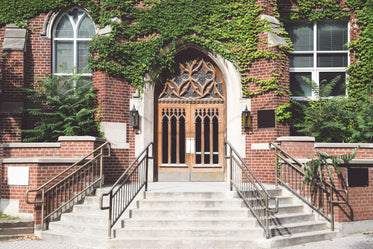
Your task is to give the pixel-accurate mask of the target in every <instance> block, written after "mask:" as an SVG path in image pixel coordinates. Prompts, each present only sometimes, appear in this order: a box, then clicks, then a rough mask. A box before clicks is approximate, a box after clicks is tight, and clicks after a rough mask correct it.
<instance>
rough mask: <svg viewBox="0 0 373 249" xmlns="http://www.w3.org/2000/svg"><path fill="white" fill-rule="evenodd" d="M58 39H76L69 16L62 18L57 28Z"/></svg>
mask: <svg viewBox="0 0 373 249" xmlns="http://www.w3.org/2000/svg"><path fill="white" fill-rule="evenodd" d="M56 37H57V38H74V31H73V26H72V25H71V22H70V20H69V18H68V17H67V16H64V17H62V18H61V20H60V21H59V22H58V24H57V27H56Z"/></svg>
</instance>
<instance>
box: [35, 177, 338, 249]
mask: <svg viewBox="0 0 373 249" xmlns="http://www.w3.org/2000/svg"><path fill="white" fill-rule="evenodd" d="M167 184H168V187H167ZM172 184H174V186H171V185H172ZM188 184H189V185H188ZM191 184H194V185H191ZM182 185H184V186H185V187H180V186H182ZM153 186H155V187H153V189H152V187H150V189H151V191H148V192H146V193H143V196H144V198H143V199H140V200H138V201H137V202H135V203H134V207H133V209H131V210H130V211H129V213H128V214H127V217H123V219H122V222H118V223H119V224H118V227H117V228H116V229H115V230H114V235H115V236H114V238H112V239H107V218H108V212H107V211H102V210H100V209H99V206H98V203H99V199H98V198H99V197H98V196H99V195H100V194H101V191H98V193H97V196H93V197H87V198H86V200H85V202H84V204H83V205H76V206H74V209H73V212H71V213H66V214H63V215H62V218H61V220H60V221H58V222H52V223H50V225H49V230H48V231H45V232H43V233H42V238H43V239H53V240H57V241H60V242H67V241H68V242H69V243H73V244H77V245H83V246H87V247H91V248H95V247H96V248H274V247H282V246H290V245H296V244H300V243H306V242H310V241H317V240H325V239H330V238H332V237H333V236H334V233H332V232H331V231H330V229H328V227H327V223H326V222H324V221H317V220H316V219H315V215H314V214H312V213H311V212H306V208H305V207H304V205H302V204H300V203H297V201H296V200H295V199H294V198H293V197H292V196H290V195H288V194H287V192H286V191H284V190H282V189H280V188H278V189H277V188H275V187H272V186H270V187H269V191H270V193H271V194H272V195H274V196H278V198H279V200H280V210H279V212H278V213H277V214H276V215H273V216H271V219H270V224H271V227H270V229H271V234H272V236H273V237H272V238H270V239H265V236H264V232H263V229H262V228H261V227H260V226H259V225H258V222H257V221H256V220H255V218H253V217H252V215H251V213H250V211H249V210H248V208H247V207H246V206H245V205H244V204H243V202H242V201H241V200H240V199H239V198H238V197H237V196H236V194H235V193H234V192H231V191H229V190H228V185H227V184H225V183H215V184H212V183H181V184H180V183H158V185H157V184H154V185H153ZM157 186H158V187H157ZM178 186H179V189H178ZM198 186H199V187H198ZM206 186H207V187H206ZM171 190H173V191H171Z"/></svg>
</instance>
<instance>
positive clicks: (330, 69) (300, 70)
mask: <svg viewBox="0 0 373 249" xmlns="http://www.w3.org/2000/svg"><path fill="white" fill-rule="evenodd" d="M346 25H347V42H350V22H347V23H346ZM312 28H313V50H312V51H294V52H293V54H294V55H297V54H307V55H313V67H290V68H289V72H290V73H311V80H312V81H314V82H316V83H317V84H319V73H324V72H325V73H333V72H342V73H345V75H346V76H345V79H346V82H345V84H347V73H346V70H347V67H348V66H349V65H350V51H349V49H348V48H347V49H346V50H330V51H321V50H320V51H318V50H317V21H315V22H314V23H313V26H312ZM318 54H347V66H346V67H317V55H318ZM347 94H348V93H347V88H346V96H347ZM290 97H291V98H292V99H296V100H303V101H304V100H315V99H316V98H317V96H315V93H314V92H312V95H311V97H303V96H290Z"/></svg>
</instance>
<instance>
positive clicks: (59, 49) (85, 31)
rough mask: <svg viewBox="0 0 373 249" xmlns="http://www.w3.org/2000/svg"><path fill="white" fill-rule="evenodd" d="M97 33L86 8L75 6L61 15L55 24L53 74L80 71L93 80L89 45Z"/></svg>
mask: <svg viewBox="0 0 373 249" xmlns="http://www.w3.org/2000/svg"><path fill="white" fill-rule="evenodd" d="M95 33H96V31H95V26H94V23H93V21H92V20H91V18H90V17H89V16H88V14H87V13H86V12H85V11H84V10H82V9H80V8H78V7H74V8H72V9H70V10H68V11H66V12H65V13H63V14H62V15H60V16H59V18H58V19H57V20H56V22H55V24H54V26H53V62H52V65H53V70H52V71H53V74H55V75H61V76H71V75H73V74H75V73H79V74H82V75H83V76H84V78H85V79H86V80H91V79H92V73H91V70H90V68H89V66H88V46H89V43H90V42H91V40H92V37H93V36H94V35H95Z"/></svg>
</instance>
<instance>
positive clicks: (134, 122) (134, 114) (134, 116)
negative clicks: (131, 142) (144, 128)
mask: <svg viewBox="0 0 373 249" xmlns="http://www.w3.org/2000/svg"><path fill="white" fill-rule="evenodd" d="M130 116H131V119H130V125H131V126H132V128H133V129H139V119H140V117H139V112H138V111H137V110H136V108H135V105H133V107H132V110H131V111H130Z"/></svg>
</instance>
